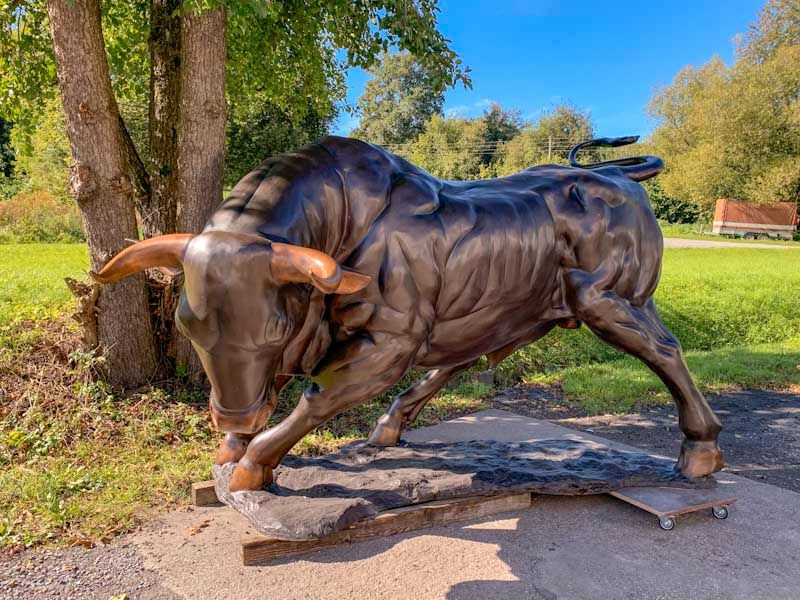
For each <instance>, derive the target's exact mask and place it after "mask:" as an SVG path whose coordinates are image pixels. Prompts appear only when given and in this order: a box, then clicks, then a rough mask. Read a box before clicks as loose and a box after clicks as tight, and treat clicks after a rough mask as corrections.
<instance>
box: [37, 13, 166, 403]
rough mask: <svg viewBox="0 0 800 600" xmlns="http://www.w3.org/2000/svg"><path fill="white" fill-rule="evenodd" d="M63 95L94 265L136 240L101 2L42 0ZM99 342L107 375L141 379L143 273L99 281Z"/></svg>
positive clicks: (147, 345) (149, 346) (146, 329)
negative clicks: (129, 240) (110, 282)
mask: <svg viewBox="0 0 800 600" xmlns="http://www.w3.org/2000/svg"><path fill="white" fill-rule="evenodd" d="M47 12H48V16H49V20H50V33H51V36H52V38H53V50H54V52H55V58H56V67H57V73H58V82H59V87H60V90H61V101H62V103H63V106H64V114H65V117H66V126H67V135H68V137H69V141H70V148H71V151H72V160H73V163H72V165H71V166H70V190H71V192H72V195H73V196H74V197H75V199H76V200H77V202H78V206H79V207H80V209H81V215H82V217H83V224H84V229H85V231H86V238H87V241H88V243H89V256H90V260H91V265H92V268H93V269H95V270H99V269H100V268H101V267H102V266H103V265H104V264H105V263H106V262H107V261H108V260H109V259H110V258H111V257H112V256H113V255H114V254H116V253H117V252H119V251H120V250H122V248H124V247H125V245H126V244H125V241H124V240H125V238H136V237H137V231H136V217H135V212H134V205H133V185H132V183H131V180H130V178H129V176H128V168H127V167H128V165H127V163H126V154H125V143H124V139H123V134H122V131H121V128H120V117H119V109H118V107H117V104H116V101H115V99H114V95H113V92H112V90H111V80H110V78H109V71H108V62H107V60H106V52H105V46H104V44H103V33H102V30H101V26H100V4H99V0H48V1H47ZM97 307H98V314H97V334H98V341H99V347H100V349H101V351H102V352H103V353H104V355H105V357H106V364H105V367H106V371H107V377H108V380H109V381H110V382H111V383H113V384H115V385H119V386H124V387H134V386H138V385H141V384H143V383H146V382H147V380H148V379H149V378H150V377H151V375H152V374H153V372H154V370H155V366H156V357H155V351H154V348H153V343H152V342H153V338H152V329H151V326H150V315H149V311H148V305H147V295H146V292H145V286H144V278H143V277H142V276H141V275H140V276H136V277H131V278H129V279H126V280H124V281H121V282H119V283H116V284H113V285H108V286H105V287H104V288H103V289H102V291H101V293H100V296H99V298H98V302H97Z"/></svg>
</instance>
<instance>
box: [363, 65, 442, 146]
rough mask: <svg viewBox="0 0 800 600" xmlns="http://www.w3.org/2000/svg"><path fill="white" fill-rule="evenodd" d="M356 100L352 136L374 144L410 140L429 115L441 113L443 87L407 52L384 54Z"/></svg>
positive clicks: (406, 141)
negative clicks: (354, 127) (356, 106)
mask: <svg viewBox="0 0 800 600" xmlns="http://www.w3.org/2000/svg"><path fill="white" fill-rule="evenodd" d="M371 73H372V79H370V80H369V81H368V82H367V84H366V86H364V93H363V94H361V97H360V98H359V100H358V112H359V113H360V115H361V120H360V122H359V125H358V127H357V128H356V129H355V130H354V131H353V132H352V135H353V136H354V137H357V138H360V139H363V140H365V141H368V142H373V143H376V144H388V145H392V144H406V143H409V142H413V141H414V140H415V139H416V138H417V137H418V136H419V135H420V133H422V132H423V131H424V129H425V126H426V124H427V123H428V121H429V120H430V118H431V117H432V116H433V115H441V113H442V105H443V104H444V90H442V89H437V88H436V87H435V86H434V80H435V78H436V75H435V74H433V73H430V72H428V71H426V70H425V69H424V68H423V67H422V65H421V64H420V62H419V61H418V60H417V59H416V58H415V57H413V56H412V55H411V54H409V53H408V52H402V53H396V54H384V55H383V56H382V58H381V62H380V64H379V65H377V66H376V67H374V68H373V69H372V71H371Z"/></svg>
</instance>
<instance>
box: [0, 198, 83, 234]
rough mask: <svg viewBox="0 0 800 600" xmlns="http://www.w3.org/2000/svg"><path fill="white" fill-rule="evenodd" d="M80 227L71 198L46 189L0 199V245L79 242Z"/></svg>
mask: <svg viewBox="0 0 800 600" xmlns="http://www.w3.org/2000/svg"><path fill="white" fill-rule="evenodd" d="M83 239H84V237H83V226H82V224H81V217H80V214H79V212H78V207H77V206H76V205H75V202H74V201H73V200H72V199H65V198H57V197H55V196H52V195H50V194H49V193H47V192H21V193H19V194H17V195H16V196H15V197H14V198H12V199H10V200H0V244H10V243H23V244H26V243H31V242H80V241H83Z"/></svg>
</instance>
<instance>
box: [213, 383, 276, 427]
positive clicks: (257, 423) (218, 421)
mask: <svg viewBox="0 0 800 600" xmlns="http://www.w3.org/2000/svg"><path fill="white" fill-rule="evenodd" d="M276 401H277V394H275V393H274V391H272V390H270V391H269V392H267V391H266V390H265V393H264V394H261V395H260V397H259V398H258V400H256V401H255V402H253V403H252V404H250V405H248V406H246V407H243V408H227V407H225V406H224V405H223V404H222V403H221V402H219V398H218V396H217V394H216V393H215V391H212V392H211V397H210V398H209V403H208V404H209V409H210V411H211V422H212V423H214V426H215V427H216V428H217V429H219V430H220V431H225V432H231V433H245V434H252V433H258V432H259V431H260V430H261V429H262V428H263V427H264V425H265V424H266V422H267V420H268V419H269V417H270V416H271V415H272V412H273V411H274V410H275V404H276Z"/></svg>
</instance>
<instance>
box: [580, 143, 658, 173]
mask: <svg viewBox="0 0 800 600" xmlns="http://www.w3.org/2000/svg"><path fill="white" fill-rule="evenodd" d="M638 139H639V136H638V135H629V136H625V137H618V138H597V139H595V140H589V141H588V142H581V143H580V144H578V145H576V146H575V147H573V148H572V150H570V151H569V164H570V165H572V166H573V167H579V168H581V169H599V168H601V167H618V168H619V169H620V170H621V171H622V173H623V175H625V177H627V178H628V179H632V180H633V181H645V180H646V179H650V178H651V177H655V176H656V175H658V174H659V173H661V171H663V170H664V161H663V160H661V159H660V158H658V157H657V156H631V157H630V158H618V159H615V160H604V161H602V162H597V163H590V164H586V165H582V164H581V163H579V162H578V161H577V160H576V159H575V157H576V156H577V154H578V152H580V151H581V150H583V149H584V148H598V147H601V148H616V147H618V146H626V145H628V144H633V143H635V142H636V141H637V140H638Z"/></svg>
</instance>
